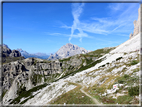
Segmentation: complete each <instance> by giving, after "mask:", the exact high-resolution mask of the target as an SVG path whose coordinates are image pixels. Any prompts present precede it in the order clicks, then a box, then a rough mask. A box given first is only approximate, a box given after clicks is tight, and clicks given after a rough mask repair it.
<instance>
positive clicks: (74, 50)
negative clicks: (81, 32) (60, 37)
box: [48, 43, 88, 60]
mask: <svg viewBox="0 0 142 107" xmlns="http://www.w3.org/2000/svg"><path fill="white" fill-rule="evenodd" d="M87 52H88V51H87V50H86V49H84V48H81V47H78V46H77V45H73V44H71V43H67V44H66V45H63V46H62V47H61V48H60V49H59V50H58V51H57V52H56V53H55V54H54V55H53V54H52V55H50V57H49V58H48V60H56V59H61V58H67V57H70V56H74V55H76V54H85V53H87Z"/></svg>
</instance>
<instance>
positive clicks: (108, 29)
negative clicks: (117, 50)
mask: <svg viewBox="0 0 142 107" xmlns="http://www.w3.org/2000/svg"><path fill="white" fill-rule="evenodd" d="M139 6H140V4H139V3H3V43H4V44H7V45H8V46H9V48H11V49H17V48H22V49H23V50H26V51H27V52H29V53H37V52H41V53H47V54H48V53H54V52H56V51H58V49H59V48H60V47H62V46H63V45H65V44H67V43H72V44H75V45H78V46H79V47H83V48H85V49H86V50H96V49H99V48H104V47H113V46H118V45H120V44H121V43H123V42H125V41H126V40H128V39H129V34H130V33H133V29H134V25H133V21H134V20H137V18H138V8H139Z"/></svg>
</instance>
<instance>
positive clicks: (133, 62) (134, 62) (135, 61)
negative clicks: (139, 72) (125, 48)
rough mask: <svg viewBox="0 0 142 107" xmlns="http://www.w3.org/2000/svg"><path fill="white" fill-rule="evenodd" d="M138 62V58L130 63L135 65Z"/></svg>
mask: <svg viewBox="0 0 142 107" xmlns="http://www.w3.org/2000/svg"><path fill="white" fill-rule="evenodd" d="M137 63H138V60H133V61H132V62H131V63H130V64H131V65H136V64H137Z"/></svg>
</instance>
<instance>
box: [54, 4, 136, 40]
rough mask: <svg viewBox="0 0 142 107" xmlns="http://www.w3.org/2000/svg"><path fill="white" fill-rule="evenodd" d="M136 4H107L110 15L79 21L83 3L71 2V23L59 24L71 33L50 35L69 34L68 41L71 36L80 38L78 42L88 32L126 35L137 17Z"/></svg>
mask: <svg viewBox="0 0 142 107" xmlns="http://www.w3.org/2000/svg"><path fill="white" fill-rule="evenodd" d="M86 5H87V4H86ZM112 5H114V6H112ZM115 6H116V7H115ZM138 6H139V4H138V3H137V4H136V3H117V4H114V3H113V4H111V5H109V6H108V8H109V11H108V13H109V12H110V11H113V12H114V13H113V15H112V17H111V16H109V17H104V18H99V17H96V16H94V17H92V18H90V19H91V20H89V19H88V21H87V22H83V20H82V21H80V20H79V18H80V16H81V14H82V12H83V7H84V4H83V3H82V4H79V3H74V4H72V15H73V18H74V20H73V25H72V26H67V25H63V26H61V27H62V28H66V29H71V34H59V33H53V34H51V35H63V36H69V41H71V39H72V38H80V42H81V41H82V38H83V37H87V38H89V37H90V36H88V33H93V34H103V35H109V34H117V35H120V36H123V35H125V36H126V34H128V33H129V34H130V33H131V31H132V29H133V21H134V20H135V19H137V16H138V10H137V9H138ZM110 7H111V8H110ZM114 8H115V9H114ZM75 30H78V31H79V33H75ZM128 36H129V35H128Z"/></svg>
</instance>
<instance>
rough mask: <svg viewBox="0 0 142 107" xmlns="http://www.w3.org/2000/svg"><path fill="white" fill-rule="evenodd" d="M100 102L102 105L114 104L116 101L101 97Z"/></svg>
mask: <svg viewBox="0 0 142 107" xmlns="http://www.w3.org/2000/svg"><path fill="white" fill-rule="evenodd" d="M101 101H102V102H103V103H104V104H115V102H116V99H114V98H112V97H107V96H103V97H101Z"/></svg>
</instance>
